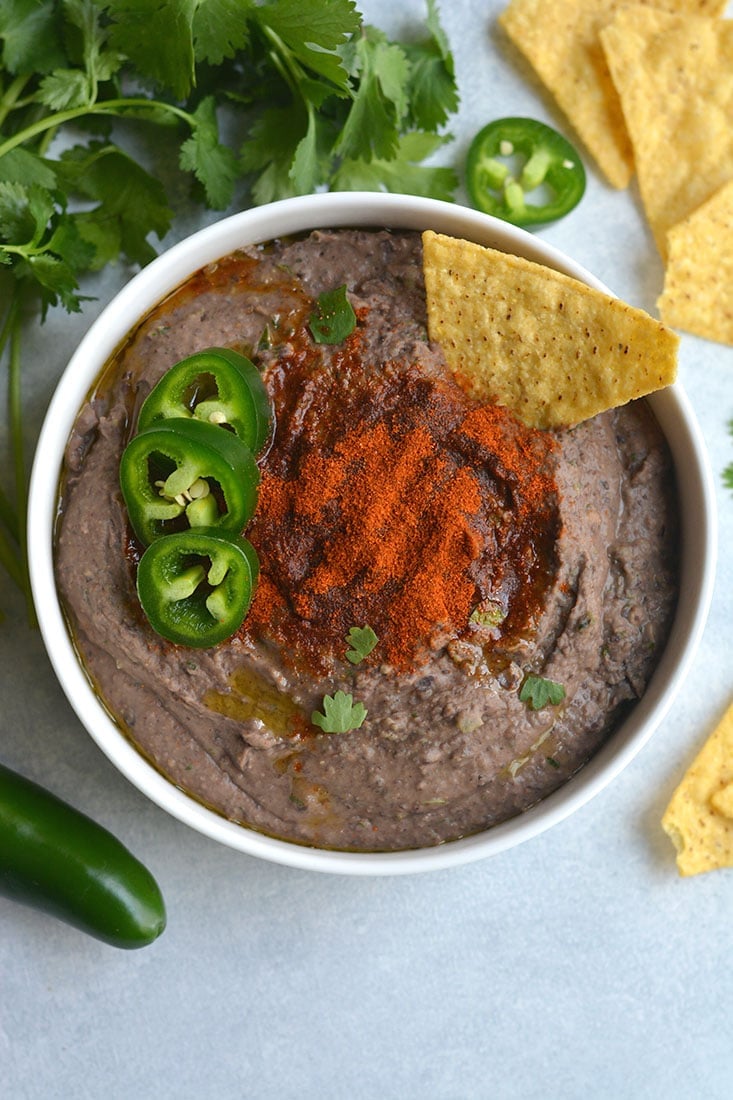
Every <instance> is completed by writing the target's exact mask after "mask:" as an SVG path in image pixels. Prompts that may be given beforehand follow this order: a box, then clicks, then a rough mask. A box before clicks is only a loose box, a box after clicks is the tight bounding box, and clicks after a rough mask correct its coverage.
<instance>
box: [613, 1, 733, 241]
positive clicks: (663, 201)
mask: <svg viewBox="0 0 733 1100" xmlns="http://www.w3.org/2000/svg"><path fill="white" fill-rule="evenodd" d="M601 42H602V44H603V49H604V51H605V55H606V59H607V61H608V64H609V68H610V71H611V75H612V77H613V81H614V84H615V85H616V89H617V91H618V93H619V96H620V99H621V104H622V107H623V112H624V118H625V120H626V125H627V128H628V131H629V134H630V137H631V143H632V146H633V149H634V161H635V164H636V170H637V173H638V178H639V189H640V192H641V199H642V202H643V204H644V208H645V211H646V215H647V218H648V220H649V224H650V226H651V228H652V232H653V233H654V236H655V239H656V242H657V246H658V247H659V250H660V252H661V254H662V256H665V255H666V251H667V239H666V238H667V231H668V230H669V229H670V228H671V227H672V226H673V225H676V224H677V223H678V222H681V221H682V220H683V219H684V218H686V217H687V216H688V215H689V214H691V213H692V211H693V210H695V209H696V208H697V207H698V206H700V205H701V204H702V203H703V202H705V201H706V200H707V199H709V198H710V197H711V196H712V195H713V194H714V193H715V192H716V191H717V190H718V189H719V188H720V187H722V186H723V184H725V183H727V181H728V180H730V179H733V21H732V20H723V19H709V18H705V17H703V16H692V15H671V14H669V13H668V12H665V11H659V10H655V9H654V8H650V7H645V6H639V5H637V6H633V7H629V8H624V9H622V10H620V11H618V12H617V13H616V15H615V17H614V19H613V22H612V23H611V24H610V25H609V26H608V27H606V28H605V30H603V31H602V32H601Z"/></svg>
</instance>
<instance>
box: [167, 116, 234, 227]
mask: <svg viewBox="0 0 733 1100" xmlns="http://www.w3.org/2000/svg"><path fill="white" fill-rule="evenodd" d="M192 118H193V120H194V127H193V132H192V134H191V137H190V138H188V139H187V140H186V141H184V142H183V144H182V146H181V152H180V161H179V163H180V165H181V168H183V169H187V170H188V171H191V172H193V173H194V175H195V176H196V178H197V179H198V180H199V182H200V183H202V184H203V186H204V190H205V191H206V197H207V199H208V203H209V206H210V207H212V209H214V210H223V209H224V208H225V207H227V206H228V205H229V203H230V202H231V201H232V197H233V195H234V182H235V180H236V178H237V175H238V171H237V158H236V157H235V155H234V153H233V152H232V150H231V149H229V148H227V146H226V145H222V144H221V142H220V141H219V126H218V123H217V118H216V101H215V99H214V97H213V96H206V98H205V99H202V100H201V102H200V103H199V105H198V107H197V108H196V110H195V111H194V113H193V115H192Z"/></svg>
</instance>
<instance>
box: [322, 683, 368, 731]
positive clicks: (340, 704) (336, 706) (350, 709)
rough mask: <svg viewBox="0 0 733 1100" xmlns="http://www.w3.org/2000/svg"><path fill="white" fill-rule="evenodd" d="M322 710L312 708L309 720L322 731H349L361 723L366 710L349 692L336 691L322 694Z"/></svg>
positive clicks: (356, 728) (357, 727)
mask: <svg viewBox="0 0 733 1100" xmlns="http://www.w3.org/2000/svg"><path fill="white" fill-rule="evenodd" d="M322 706H323V712H321V711H318V710H314V711H313V713H312V714H311V722H312V723H313V725H314V726H318V727H319V729H322V730H323V732H324V733H349V732H350V731H351V730H358V729H359V728H360V726H362V725H363V723H364V719H365V718H366V716H367V710H366V707H365V706H364V704H363V703H355V702H354V696H353V695H351V693H350V692H346V691H337V692H335V693H334V694H333V695H324V696H323V703H322Z"/></svg>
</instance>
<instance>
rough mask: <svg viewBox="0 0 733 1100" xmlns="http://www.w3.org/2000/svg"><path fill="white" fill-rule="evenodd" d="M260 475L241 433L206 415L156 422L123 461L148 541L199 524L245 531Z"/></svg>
mask: <svg viewBox="0 0 733 1100" xmlns="http://www.w3.org/2000/svg"><path fill="white" fill-rule="evenodd" d="M259 480H260V472H259V469H258V467H257V463H256V462H255V460H254V457H253V455H252V452H251V451H250V450H249V448H248V447H247V446H245V444H244V443H243V442H242V441H241V439H239V438H238V437H237V436H236V435H233V434H232V433H231V432H226V431H222V429H221V428H217V427H216V426H215V425H214V424H210V423H207V422H205V421H203V420H194V419H188V420H186V419H182V418H174V419H171V420H162V421H160V422H159V423H154V424H153V425H152V426H151V427H149V428H144V429H143V430H142V431H140V432H138V434H137V435H135V436H133V438H132V439H131V440H130V442H129V443H128V444H127V447H126V448H125V450H124V451H123V454H122V459H121V461H120V487H121V489H122V495H123V497H124V500H125V504H126V506H127V512H128V516H129V518H130V523H131V524H132V528H133V530H134V532H135V534H136V535H137V537H138V538H139V539H140V541H141V542H143V543H145V544H149V543H152V542H154V541H155V540H156V539H158V538H160V537H161V536H163V535H166V534H170V533H172V532H175V531H178V530H187V529H189V528H194V527H216V528H221V529H223V530H228V531H235V532H240V531H242V530H243V529H244V527H245V526H246V524H247V522H248V521H249V519H250V518H251V517H252V514H253V512H254V510H255V506H256V503H257V487H258V485H259Z"/></svg>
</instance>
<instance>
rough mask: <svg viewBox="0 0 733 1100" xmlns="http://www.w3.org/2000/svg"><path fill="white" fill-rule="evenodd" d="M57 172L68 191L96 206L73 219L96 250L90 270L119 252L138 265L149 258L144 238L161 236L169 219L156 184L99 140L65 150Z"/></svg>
mask: <svg viewBox="0 0 733 1100" xmlns="http://www.w3.org/2000/svg"><path fill="white" fill-rule="evenodd" d="M59 172H60V174H61V173H63V175H64V181H65V183H66V185H67V187H69V188H73V189H76V190H77V191H78V192H79V193H80V194H81V195H83V196H85V197H86V198H88V199H91V200H94V201H96V202H97V205H96V206H95V207H94V208H93V209H92V210H90V211H85V212H83V213H80V214H79V215H77V217H76V224H77V226H78V229H79V232H80V233H81V235H82V237H83V238H84V239H85V240H86V241H88V242H89V243H90V244H92V245H94V247H95V249H96V251H97V260H96V261H95V263H94V265H93V266H94V267H101V266H103V265H104V264H105V263H108V262H110V261H112V260H116V259H117V258H118V257H119V255H120V254H123V255H124V256H126V257H127V259H129V260H132V261H133V262H135V263H140V264H146V263H148V262H149V261H150V260H151V259H153V257H154V256H155V250H154V249H153V247H152V245H151V244H150V243H149V242H148V239H147V238H148V236H149V235H150V234H151V233H155V234H156V235H157V236H158V237H163V236H164V235H165V233H167V231H168V229H169V228H170V223H171V218H172V213H171V210H170V208H169V207H168V203H167V201H166V196H165V191H164V189H163V186H162V184H161V183H160V181H159V180H156V179H155V178H154V177H153V176H151V175H150V173H149V172H146V171H145V169H144V168H142V167H141V166H140V165H139V164H138V163H137V162H136V161H134V160H133V159H132V157H130V156H128V154H127V153H125V152H124V151H123V150H122V149H120V148H119V147H118V146H116V145H112V144H106V143H102V142H90V143H89V145H88V146H74V147H73V148H72V149H69V150H67V151H65V152H64V153H63V154H62V157H61V160H60V162H59Z"/></svg>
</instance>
